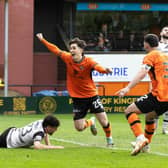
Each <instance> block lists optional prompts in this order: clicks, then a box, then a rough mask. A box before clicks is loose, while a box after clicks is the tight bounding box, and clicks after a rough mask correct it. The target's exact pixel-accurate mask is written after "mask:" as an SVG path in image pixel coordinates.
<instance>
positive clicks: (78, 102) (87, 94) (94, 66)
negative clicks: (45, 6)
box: [37, 33, 113, 146]
mask: <svg viewBox="0 0 168 168" xmlns="http://www.w3.org/2000/svg"><path fill="white" fill-rule="evenodd" d="M37 37H38V39H39V40H40V41H41V42H42V43H43V44H44V45H45V46H46V47H47V48H48V49H49V50H50V51H51V52H53V53H54V54H55V55H57V56H59V57H60V58H61V59H62V60H63V61H64V62H65V64H66V67H67V89H68V92H69V94H70V96H71V97H72V100H73V115H74V117H73V119H74V125H75V128H76V130H77V131H83V130H85V129H86V128H87V127H90V128H91V132H92V134H93V135H96V134H97V130H96V127H95V118H91V119H88V120H86V119H85V117H86V115H87V113H88V110H90V112H91V113H94V114H95V116H96V118H97V119H98V121H99V123H100V124H101V126H102V128H103V130H104V132H105V135H106V141H107V145H108V146H112V145H113V139H112V131H111V124H110V122H109V121H108V118H107V115H106V112H105V111H104V107H103V105H102V103H101V101H100V98H99V96H98V93H97V89H96V85H95V83H94V81H93V79H92V71H93V70H96V71H98V72H100V73H111V68H104V67H102V66H101V65H100V64H98V63H97V62H96V61H94V60H93V59H92V58H90V57H86V56H85V54H84V48H85V46H86V43H85V41H83V40H80V39H79V38H74V39H72V40H70V42H69V52H66V51H63V50H61V49H59V48H58V47H57V46H56V45H54V44H52V43H49V42H48V41H47V40H45V39H44V37H43V35H42V33H38V34H37Z"/></svg>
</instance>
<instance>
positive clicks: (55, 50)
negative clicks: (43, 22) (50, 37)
mask: <svg viewBox="0 0 168 168" xmlns="http://www.w3.org/2000/svg"><path fill="white" fill-rule="evenodd" d="M36 37H37V38H38V39H39V40H40V41H41V42H42V43H43V44H44V45H45V46H46V47H47V48H48V50H49V51H51V52H52V53H54V54H55V55H57V56H60V55H61V53H62V52H63V51H62V50H61V49H59V48H58V47H57V46H56V45H54V44H52V43H50V42H48V41H47V40H46V39H45V38H44V36H43V34H42V33H37V34H36Z"/></svg>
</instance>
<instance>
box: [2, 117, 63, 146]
mask: <svg viewBox="0 0 168 168" xmlns="http://www.w3.org/2000/svg"><path fill="white" fill-rule="evenodd" d="M59 126H60V122H59V120H58V119H57V118H56V117H54V116H52V115H48V116H46V117H45V118H44V119H43V120H37V121H34V122H32V123H30V124H28V125H26V126H24V127H21V128H16V127H10V128H8V129H6V130H5V131H4V132H3V133H2V134H1V135H0V147H1V148H22V147H31V146H33V147H34V149H63V148H64V147H63V146H54V145H51V144H50V141H49V137H48V135H52V134H53V133H54V132H55V131H56V130H57V128H58V127H59ZM43 139H44V142H45V144H42V143H41V141H42V140H43Z"/></svg>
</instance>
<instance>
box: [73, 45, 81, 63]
mask: <svg viewBox="0 0 168 168" xmlns="http://www.w3.org/2000/svg"><path fill="white" fill-rule="evenodd" d="M70 53H71V54H72V59H73V61H74V62H78V61H80V60H81V58H82V53H83V49H82V48H80V47H79V46H78V45H77V44H76V43H73V44H71V45H70Z"/></svg>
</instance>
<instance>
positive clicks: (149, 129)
mask: <svg viewBox="0 0 168 168" xmlns="http://www.w3.org/2000/svg"><path fill="white" fill-rule="evenodd" d="M158 44H159V38H158V37H157V36H156V35H154V34H148V35H146V36H145V37H144V48H145V50H146V51H147V52H148V54H147V55H146V56H145V57H144V59H143V66H142V68H141V69H140V71H139V72H138V74H137V75H136V76H135V77H134V78H133V80H132V81H131V82H130V83H129V84H128V85H127V86H126V87H125V88H123V89H121V90H119V91H118V92H117V94H118V95H119V96H120V97H122V96H124V95H125V94H126V93H127V92H129V90H130V89H131V88H133V87H134V86H135V85H136V84H137V83H139V82H140V81H141V80H142V79H143V78H144V77H145V76H146V75H147V73H148V74H149V76H150V79H151V83H152V90H151V93H149V94H147V95H144V96H142V97H140V98H139V99H137V101H135V102H134V103H132V104H131V105H129V106H128V107H127V109H126V110H125V115H126V117H127V120H128V123H129V124H130V127H131V129H132V131H133V133H134V135H135V136H136V143H135V147H134V149H133V151H132V153H131V154H132V155H136V154H138V153H139V152H140V151H141V149H143V148H144V147H145V146H146V145H147V144H148V143H150V142H151V139H152V136H153V134H154V130H155V118H156V116H159V115H161V114H163V113H164V112H165V111H167V110H168V91H167V90H168V70H167V69H168V55H166V54H165V53H162V52H160V51H158V48H157V47H158ZM141 113H145V114H146V124H145V133H144V132H143V130H142V125H141V121H140V119H139V117H138V114H141Z"/></svg>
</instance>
